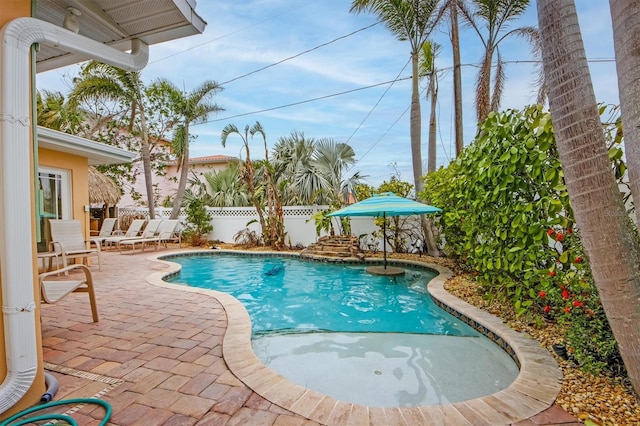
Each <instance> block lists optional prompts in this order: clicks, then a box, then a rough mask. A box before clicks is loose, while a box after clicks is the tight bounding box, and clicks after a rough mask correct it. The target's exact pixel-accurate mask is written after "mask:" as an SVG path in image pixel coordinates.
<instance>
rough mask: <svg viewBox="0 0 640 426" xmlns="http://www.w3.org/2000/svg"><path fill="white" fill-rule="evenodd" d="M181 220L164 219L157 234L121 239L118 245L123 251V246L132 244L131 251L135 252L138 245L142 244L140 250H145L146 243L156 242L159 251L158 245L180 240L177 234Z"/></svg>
mask: <svg viewBox="0 0 640 426" xmlns="http://www.w3.org/2000/svg"><path fill="white" fill-rule="evenodd" d="M179 222H180V221H179V220H177V219H175V220H174V219H171V220H163V221H162V223H160V226H158V229H157V232H156V234H155V235H153V236H151V237H141V238H131V239H128V240H124V241H120V243H119V244H118V247H119V248H120V253H122V247H123V246H126V245H130V246H131V252H130V253H133V252H135V249H136V245H138V244H139V245H140V249H141V250H140V251H141V252H142V251H144V246H145V245H146V244H155V246H156V251H158V247H159V245H160V244H164V246H165V247H166V246H167V242H169V241H176V240H178V241H179V240H180V236H179V235H177V228H178V223H179Z"/></svg>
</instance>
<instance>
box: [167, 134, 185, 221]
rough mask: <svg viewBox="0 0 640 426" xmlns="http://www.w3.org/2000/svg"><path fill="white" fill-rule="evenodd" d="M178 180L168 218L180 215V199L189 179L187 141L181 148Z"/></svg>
mask: <svg viewBox="0 0 640 426" xmlns="http://www.w3.org/2000/svg"><path fill="white" fill-rule="evenodd" d="M186 134H187V137H188V135H189V128H188V126H187V129H186ZM180 167H181V169H180V181H179V182H178V191H177V192H176V196H175V198H174V199H173V209H171V216H170V217H169V219H177V218H178V216H179V215H180V208H181V207H182V200H183V198H184V191H185V189H186V188H187V181H188V180H189V142H188V141H187V143H186V145H185V146H184V147H183V148H182V156H181V157H180Z"/></svg>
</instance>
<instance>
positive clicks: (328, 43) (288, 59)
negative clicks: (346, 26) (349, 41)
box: [220, 22, 379, 86]
mask: <svg viewBox="0 0 640 426" xmlns="http://www.w3.org/2000/svg"><path fill="white" fill-rule="evenodd" d="M378 24H379V22H374V23H373V24H371V25H369V26H366V27H363V28H360V29H359V30H355V31H353V32H351V33H349V34H345V35H343V36H340V37H338V38H334V39H333V40H330V41H328V42H326V43H322V44H319V45H318V46H315V47H312V48H311V49H307V50H304V51H302V52H300V53H298V54H296V55H293V56H289V57H288V58H284V59H282V60H280V61H278V62H275V63H273V64H269V65H267V66H264V67H262V68H258V69H257V70H254V71H251V72H248V73H247V74H243V75H241V76H239V77H236V78H232V79H231V80H227V81H225V82H224V83H220V85H221V86H224V85H225V84H229V83H231V82H233V81H236V80H240V79H241V78H244V77H247V76H250V75H252V74H255V73H257V72H260V71H264V70H266V69H267V68H271V67H275V66H276V65H280V64H281V63H283V62H286V61H290V60H291V59H295V58H297V57H299V56H302V55H304V54H307V53H309V52H313V51H314V50H318V49H320V48H321V47H324V46H328V45H330V44H331V43H335V42H336V41H339V40H342V39H345V38H347V37H351V36H352V35H354V34H357V33H359V32H361V31H364V30H368V29H369V28H372V27H375V26H376V25H378Z"/></svg>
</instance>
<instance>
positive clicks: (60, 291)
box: [39, 264, 98, 322]
mask: <svg viewBox="0 0 640 426" xmlns="http://www.w3.org/2000/svg"><path fill="white" fill-rule="evenodd" d="M76 269H80V270H81V271H82V272H84V275H79V274H75V275H74V276H70V275H67V276H65V277H64V278H61V277H60V273H62V272H64V273H65V274H68V273H69V272H70V271H74V270H76ZM50 277H58V278H59V279H50ZM39 281H40V295H41V298H42V301H43V302H44V303H49V304H53V303H56V302H58V301H60V300H61V299H62V298H63V297H65V296H66V295H67V294H69V293H89V303H90V304H91V315H92V317H93V322H98V306H97V304H96V295H95V292H94V290H93V278H92V276H91V271H90V270H89V268H88V267H87V266H86V265H81V264H75V265H70V266H67V267H65V268H62V269H58V270H55V271H51V272H45V273H43V274H40V275H39Z"/></svg>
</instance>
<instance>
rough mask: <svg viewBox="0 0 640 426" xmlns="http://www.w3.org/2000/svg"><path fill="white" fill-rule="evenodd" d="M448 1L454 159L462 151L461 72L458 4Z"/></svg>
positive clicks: (458, 0)
mask: <svg viewBox="0 0 640 426" xmlns="http://www.w3.org/2000/svg"><path fill="white" fill-rule="evenodd" d="M460 1H462V0H449V19H450V21H451V49H452V51H453V52H452V53H453V103H454V110H453V111H454V121H455V133H456V157H458V156H460V154H462V150H463V149H464V128H463V125H462V71H461V69H460V67H461V63H460V33H459V31H458V2H460Z"/></svg>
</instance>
